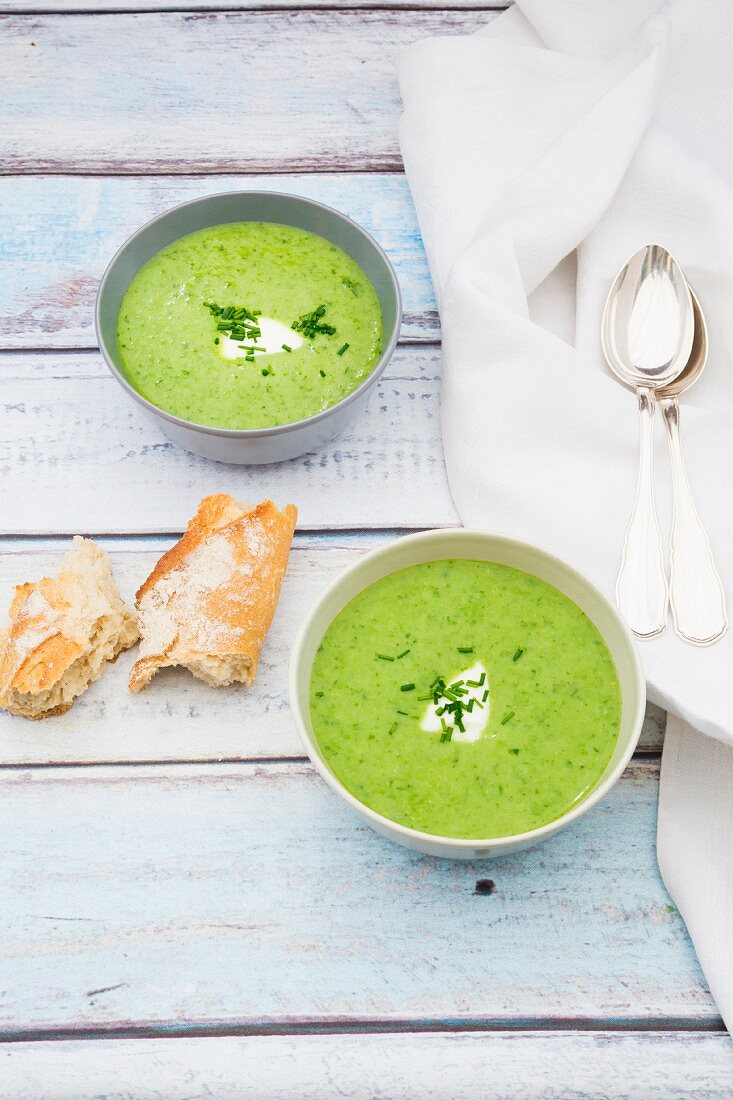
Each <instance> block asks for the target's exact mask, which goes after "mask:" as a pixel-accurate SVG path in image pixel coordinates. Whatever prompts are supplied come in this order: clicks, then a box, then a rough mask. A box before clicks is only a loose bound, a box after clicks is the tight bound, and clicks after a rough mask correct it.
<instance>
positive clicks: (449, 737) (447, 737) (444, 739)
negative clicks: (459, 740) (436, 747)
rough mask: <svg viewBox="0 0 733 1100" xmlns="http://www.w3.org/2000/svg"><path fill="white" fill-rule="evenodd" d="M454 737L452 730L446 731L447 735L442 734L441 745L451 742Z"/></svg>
mask: <svg viewBox="0 0 733 1100" xmlns="http://www.w3.org/2000/svg"><path fill="white" fill-rule="evenodd" d="M452 736H453V730H450V729H448V730H446V731H445V733H441V735H440V742H441V744H442V743H443V742H444V741H450V739H451V737H452Z"/></svg>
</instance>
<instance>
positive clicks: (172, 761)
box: [0, 755, 310, 776]
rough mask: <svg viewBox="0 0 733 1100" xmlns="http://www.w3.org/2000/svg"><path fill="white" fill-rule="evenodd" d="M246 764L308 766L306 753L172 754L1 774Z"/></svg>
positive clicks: (19, 767) (21, 767) (43, 765)
mask: <svg viewBox="0 0 733 1100" xmlns="http://www.w3.org/2000/svg"><path fill="white" fill-rule="evenodd" d="M230 764H234V765H240V764H241V765H244V766H246V767H259V766H260V765H265V766H266V765H280V764H305V765H309V764H310V760H309V759H308V757H307V756H295V755H294V756H211V757H208V758H205V759H204V758H202V759H200V760H182V759H178V758H176V757H169V758H168V759H164V760H154V761H151V760H114V761H110V760H84V761H79V760H62V761H59V762H57V763H49V762H48V761H35V762H32V763H20V764H0V776H2V773H3V772H24V771H35V772H38V771H75V770H77V769H88V768H151V767H154V768H159V767H166V768H190V767H194V768H198V767H211V766H214V767H216V766H217V765H226V766H229V765H230Z"/></svg>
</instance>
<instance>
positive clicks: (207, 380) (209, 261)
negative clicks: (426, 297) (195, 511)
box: [117, 222, 382, 428]
mask: <svg viewBox="0 0 733 1100" xmlns="http://www.w3.org/2000/svg"><path fill="white" fill-rule="evenodd" d="M117 344H118V347H119V351H120V356H121V359H122V366H123V370H124V373H125V375H126V377H127V378H128V380H129V381H130V382H131V384H132V385H133V386H134V387H135V389H136V390H138V392H139V393H141V394H142V395H143V397H146V398H147V399H148V400H149V401H152V402H153V404H154V405H157V406H158V407H159V408H161V409H165V410H166V411H167V412H170V413H173V414H175V415H176V416H180V417H182V418H183V419H184V420H193V421H196V423H199V424H207V425H211V426H214V427H218V428H265V427H272V426H274V425H277V424H288V423H291V422H292V421H294V420H300V419H302V418H304V417H308V416H313V415H314V414H315V413H318V412H321V411H322V410H323V409H326V408H328V407H329V406H331V405H334V404H336V402H338V401H340V400H341V399H342V398H343V397H346V396H347V394H349V393H351V392H352V391H353V390H355V389H356V388H357V387H358V386H359V385H360V383H361V382H363V381H364V379H365V378H366V377H367V376H368V375H369V373H370V372H371V370H372V368H373V367H374V365H375V363H376V362H377V360H378V359H379V356H380V354H381V350H382V313H381V309H380V305H379V300H378V298H377V295H376V292H375V290H374V287H373V286H372V285H371V283H370V282H369V280H368V279H367V277H366V275H365V274H364V273H363V271H362V270H361V268H360V267H359V266H358V265H357V264H356V263H355V262H354V261H353V260H352V259H351V257H350V256H347V255H346V253H345V252H343V251H342V250H341V249H340V248H337V247H336V246H335V245H333V244H331V243H330V241H327V240H324V238H323V237H318V236H316V235H315V234H313V233H307V232H305V231H303V230H301V229H294V228H292V227H291V226H286V225H276V224H272V223H269V222H235V223H231V224H228V225H218V226H214V227H212V228H210V229H202V230H200V231H199V232H197V233H191V234H190V235H189V236H187V237H182V238H181V239H180V240H178V241H174V243H173V244H171V245H168V247H167V248H164V249H163V250H162V251H161V252H158V253H157V254H156V255H155V256H153V257H152V259H151V260H149V261H148V263H147V264H145V266H144V267H143V268H141V270H140V271H139V272H138V273H137V275H136V276H135V277H134V279H133V280H132V282H131V283H130V285H129V287H128V289H127V291H126V293H125V296H124V298H123V300H122V303H121V306H120V311H119V315H118V319H117Z"/></svg>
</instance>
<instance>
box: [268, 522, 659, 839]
mask: <svg viewBox="0 0 733 1100" xmlns="http://www.w3.org/2000/svg"><path fill="white" fill-rule="evenodd" d="M466 536H470V537H471V538H475V537H476V536H478V537H480V538H487V539H492V540H494V541H496V540H499V541H501V542H503V543H504V544H506V545H507V546H508V547H509V548H511V547H516V548H517V549H519V550H524V551H530V553H533V554H539V555H540V556H542V557H544V558H545V559H546V560H548V561H549V562H551V563H554V564H556V565H559V566H560V567H561V569H562V570H564V571H565V572H566V573H567V574H569V575H570V576H572V577H575V578H577V579H578V580H579V581H580V582H581V583H582V584H583V585H585V586H587V587H588V588H589V589H590V590H591V591H592V593H593V594H594V595H595V596H596V597H597V598H598V599H599V600H600V601H601V602H602V604H603V605H604V606H605V609H606V610H607V611H609V612H610V613H611V617H612V619H614V620H615V622H616V625H617V626H618V627H619V629H620V635H621V636H622V637H623V638H624V639H625V641H626V644H627V648H628V652H629V655H630V657H631V659H632V667H633V670H634V678H635V689H636V690H635V698H632V700H631V705H632V707H633V721H632V727H631V728H632V731H635V732H632V735H631V737H630V738H629V742H628V744H627V746H626V748H625V749H624V751H623V753H622V754H621V756H620V758H619V760H618V761H617V763H616V765H615V767H614V768H613V769H612V770H611V771H610V772H609V773H608V775H606V777H605V778H604V779H602V780H600V781H599V782H598V783H597V785H596V786H595V787H594V788H593V790H592V791H591V792H590V794H589V795H588V796H587V797H586V798H584V799H582V801H580V802H579V803H578V804H577V805H576V806H574V807H573V808H572V809H571V810H568V812H567V813H565V814H563V815H562V816H561V817H558V818H554V819H553V820H552V821H549V822H547V824H545V825H540V826H538V827H537V828H535V829H529V830H527V831H526V832H523V833H512V834H510V835H509V836H495V837H483V838H482V837H475V838H474V837H451V836H445V835H442V834H439V833H428V832H424V831H423V830H421V829H412V828H410V826H408V825H402V824H401V823H400V822H398V821H394V820H393V819H392V818H390V817H386V816H385V815H384V814H380V813H378V812H377V811H376V810H373V809H372V808H371V807H370V806H367V804H366V803H365V802H362V801H361V800H360V799H358V798H356V796H355V795H353V794H352V793H351V792H350V791H349V790H348V789H347V788H346V787H345V786H344V784H343V783H342V782H341V780H340V779H338V778H337V777H336V775H334V773H333V772H332V771H331V769H330V768H329V767H328V765H327V763H326V761H325V759H324V758H323V756H322V755H321V753H320V751H319V749H318V745H317V743H316V741H315V738H314V737H312V736H311V735H310V733H309V732H308V728H307V726H306V724H305V721H304V717H303V712H302V708H301V706H300V699H299V695H298V671H299V668H300V664H301V655H302V651H303V647H304V645H305V642H306V639H307V637H308V635H309V633H310V631H311V630H312V624H313V621H314V619H315V617H316V615H317V614H318V612H319V610H320V608H321V607H322V605H323V604H324V603H325V602H326V601H327V600H329V599H330V597H331V596H332V595H333V594H334V593H335V592H337V591H338V590H339V588H340V587H341V586H342V585H343V583H344V582H345V580H346V578H347V577H349V576H350V575H351V574H352V573H354V572H356V571H357V570H358V569H359V568H360V567H361V566H363V564H364V562H365V561H367V560H369V561H374V560H375V559H379V558H385V557H386V558H388V557H389V556H390V554H392V553H394V550H395V548H396V547H397V546H401V545H404V543H405V542H410V543H431V542H435V543H436V544H438V545H439V544H440V543H441V542H442V541H443V540H444V539H448V538H454V539H455V538H458V539H462V538H464V537H466ZM430 560H431V561H432V560H434V561H440V560H443V559H441V557H440V555H439V554H438V553H436V556H435V558H431V559H430ZM484 560H486V561H490V560H491V559H490V558H486V559H484ZM399 568H409V566H401V567H399ZM399 568H396V569H394V570H390V571H388V572H385V573H384V574H382V576H389V575H390V573H391V572H398V571H399ZM515 568H519V567H515ZM524 572H529V570H524ZM534 575H536V574H534ZM380 579H381V578H380ZM374 583H376V581H372V582H370V584H374ZM547 583H550V582H547ZM368 587H369V585H364V587H363V588H362V589H360V591H364V589H365V588H368ZM355 595H358V593H356V594H355ZM353 598H354V596H352V597H351V599H353ZM568 599H572V597H568ZM573 602H574V603H575V600H573ZM332 621H333V619H331V622H332ZM329 625H330V623H329ZM326 629H328V627H327V628H326ZM602 636H603V640H604V642H605V641H606V638H605V636H604V635H602ZM288 690H289V696H290V708H291V710H292V712H293V717H294V719H295V725H296V727H297V730H298V734H299V736H300V739H301V742H302V744H303V746H304V748H305V750H306V752H307V754H308V758H309V760H310V761H311V763H312V764H313V765H314V767H315V768H316V770H317V771H318V772H319V773H320V774H321V776H322V777H323V778H324V779H325V780H326V782H327V783H328V785H329V786H330V787H331V789H332V790H334V791H335V792H336V793H337V794H339V795H340V796H341V797H342V798H343V799H344V800H345V801H346V802H348V803H349V805H351V806H352V808H353V809H355V810H356V811H357V812H358V813H360V814H361V815H362V816H364V817H366V818H368V819H369V820H370V821H371V822H372V823H373V824H374V825H375V826H376V827H377V830H378V831H382V832H384V831H386V832H387V833H393V834H394V833H397V834H399V835H400V836H402V837H404V838H405V840H414V841H419V842H422V843H423V844H429V845H432V846H433V847H436V848H439V847H444V848H449V849H459V850H465V851H473V850H474V849H477V848H478V849H481V848H484V849H487V851H488V850H491V849H493V848H500V847H506V848H510V847H515V848H518V847H519V846H523V847H526V846H529V845H530V844H532V843H534V842H535V841H539V840H542V839H543V838H545V837H548V836H551V835H552V834H553V833H555V832H557V831H558V830H559V829H561V828H564V827H565V826H566V825H570V824H572V822H573V821H575V820H577V818H579V817H581V816H582V815H583V814H584V813H587V811H588V810H590V809H592V807H593V806H595V805H596V803H597V802H599V801H600V800H601V799H602V798H603V797H604V796H605V795H606V794H607V793H608V791H609V790H610V789H611V788H612V787H613V786H614V785H615V783H616V782H617V781H618V779H619V778H620V776H621V774H622V773H623V772H624V770H625V769H626V766H627V764H628V762H629V760H630V759H631V757H632V756H633V754H634V752H635V750H636V746H637V744H638V742H639V737H640V736H641V729H642V723H643V721H644V714H645V712H646V675H645V673H644V667H643V664H642V661H641V655H640V653H639V647H638V645H637V643H636V641H635V639H634V636H633V635H632V633H631V631H630V630H629V628H628V626H627V625H626V623H625V622H624V620H623V618H622V617H621V614H620V612H619V611H618V609H617V608H616V607H615V606H614V604H613V603H612V602H611V600H610V599H609V598H608V597H607V596H606V595H605V593H604V592H602V591H601V589H600V588H598V586H597V585H596V584H595V583H594V582H593V581H591V580H590V579H589V578H588V577H587V576H586V575H585V574H584V573H581V572H580V570H578V569H576V568H575V567H574V566H572V565H570V564H569V563H568V562H566V561H565V560H564V559H563V558H560V557H558V556H557V555H556V554H553V553H551V552H550V551H548V550H545V549H544V547H541V546H538V545H537V544H536V543H531V542H527V541H526V540H523V539H517V538H513V537H511V536H509V535H502V534H498V533H494V532H491V531H485V530H480V529H478V528H469V527H444V528H437V529H435V530H430V531H420V532H417V533H415V534H410V535H403V536H401V537H400V538H397V539H394V540H392V541H391V542H389V543H387V545H386V546H380V547H377V548H376V549H374V550H371V551H368V552H367V553H366V554H364V555H363V556H361V557H360V558H359V560H358V561H356V562H354V564H353V565H351V566H349V567H348V568H347V569H345V570H344V571H343V572H342V573H340V574H339V575H338V577H336V578H335V579H334V580H333V581H332V582H331V583H330V584H329V585H328V586H327V587H326V589H325V590H324V591H323V592H322V593H321V595H320V597H319V598H318V600H316V602H315V604H313V606H312V607H311V609H310V611H309V612H308V614H307V616H306V618H305V619H304V621H303V623H302V624H301V627H300V629H299V631H298V634H297V637H296V639H295V642H294V644H293V648H292V652H291V658H290V669H289V685H288Z"/></svg>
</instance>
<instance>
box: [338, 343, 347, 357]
mask: <svg viewBox="0 0 733 1100" xmlns="http://www.w3.org/2000/svg"><path fill="white" fill-rule="evenodd" d="M348 347H349V345H348V344H342V345H341V347H340V348H339V349H338V351H337V352H336V354H337V355H343V354H344V352H345V351H346V350H347V348H348Z"/></svg>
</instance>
